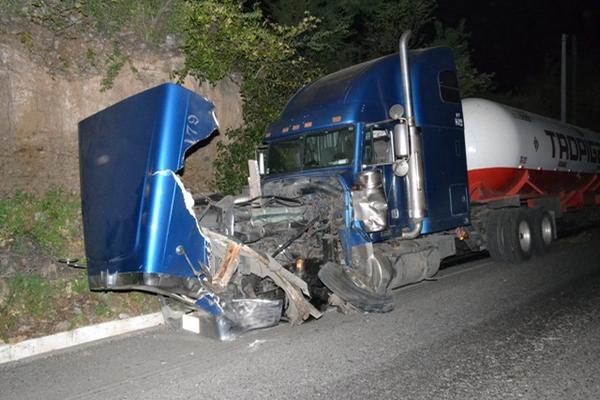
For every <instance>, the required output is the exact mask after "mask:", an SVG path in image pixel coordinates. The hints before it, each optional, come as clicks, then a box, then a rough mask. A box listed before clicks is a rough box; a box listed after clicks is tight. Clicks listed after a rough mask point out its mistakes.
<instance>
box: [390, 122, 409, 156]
mask: <svg viewBox="0 0 600 400" xmlns="http://www.w3.org/2000/svg"><path fill="white" fill-rule="evenodd" d="M393 136H394V156H395V157H396V158H407V157H408V155H409V153H410V149H409V144H408V128H407V126H406V122H405V121H398V123H397V124H396V125H394V133H393Z"/></svg>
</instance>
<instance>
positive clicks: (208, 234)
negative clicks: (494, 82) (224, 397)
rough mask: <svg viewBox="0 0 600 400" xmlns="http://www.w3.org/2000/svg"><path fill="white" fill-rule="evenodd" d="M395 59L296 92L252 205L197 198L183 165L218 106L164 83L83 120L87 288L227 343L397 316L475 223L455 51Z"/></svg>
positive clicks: (246, 200)
mask: <svg viewBox="0 0 600 400" xmlns="http://www.w3.org/2000/svg"><path fill="white" fill-rule="evenodd" d="M409 36H410V33H405V34H404V35H403V36H402V38H401V41H400V43H401V45H400V53H399V55H398V54H393V55H389V56H386V57H382V58H379V59H376V60H372V61H369V62H366V63H363V64H360V65H356V66H353V67H350V68H348V69H345V70H342V71H339V72H336V73H334V74H331V75H328V76H325V77H323V78H321V79H319V80H317V81H315V82H313V83H312V84H310V85H308V86H306V87H305V88H303V89H301V90H300V91H299V92H298V93H297V94H296V95H295V96H294V97H293V98H292V99H291V100H290V101H289V103H288V104H287V106H286V108H285V109H284V111H283V113H282V114H281V118H280V119H279V120H278V121H276V122H274V123H273V124H272V125H271V126H270V128H269V130H268V131H267V132H266V133H265V136H264V141H263V145H261V147H259V149H258V150H257V161H256V162H254V163H252V162H251V163H249V165H250V167H251V168H250V170H251V173H250V176H251V177H250V179H249V181H250V188H249V193H248V194H246V195H240V196H225V197H222V196H220V197H216V196H196V197H194V196H192V194H190V193H189V192H187V191H186V190H185V188H184V185H183V182H182V180H181V177H180V174H181V172H182V169H183V163H184V157H185V154H186V152H187V151H188V150H190V148H192V147H194V146H195V145H196V144H198V143H201V142H202V141H203V140H206V139H207V138H209V137H210V136H211V134H212V133H213V132H215V131H216V130H217V128H218V125H217V120H216V118H215V115H214V111H213V105H212V104H211V103H210V102H209V101H208V100H206V99H204V98H202V97H200V96H198V95H196V94H194V93H193V92H191V91H189V90H187V89H184V88H182V87H180V86H177V85H173V84H165V85H161V86H158V87H156V88H154V89H150V90H148V91H145V92H143V93H140V94H138V95H136V96H133V97H130V98H128V99H126V100H124V101H122V102H120V103H118V104H116V105H114V106H112V107H109V108H107V109H105V110H103V111H101V112H99V113H97V114H95V115H93V116H91V117H89V118H87V119H86V120H84V121H82V122H81V123H80V127H79V130H80V134H79V138H80V165H81V167H80V174H81V195H82V207H83V222H84V236H85V246H86V255H87V260H88V274H89V282H90V287H91V288H92V289H95V290H130V289H137V290H144V291H149V292H153V293H158V294H161V295H165V296H168V297H170V298H174V299H176V300H179V301H181V302H183V303H184V304H186V305H187V306H188V307H190V308H192V309H198V310H202V311H204V312H205V313H206V314H207V319H206V320H207V321H210V327H211V328H210V329H216V330H214V331H213V332H215V333H216V335H217V336H218V337H219V338H221V339H230V338H232V337H234V336H235V335H236V334H237V333H239V332H243V331H245V330H248V329H254V328H260V327H265V326H271V325H274V324H276V323H278V321H279V320H280V318H281V317H282V316H283V317H284V318H285V319H287V320H288V321H290V322H291V323H292V324H297V323H301V322H302V321H304V320H306V319H307V318H309V317H310V316H312V317H314V318H318V317H320V315H321V311H322V307H323V306H324V305H325V304H327V303H328V302H329V303H334V304H340V303H344V302H347V303H350V304H352V305H353V306H355V307H358V308H360V309H363V310H366V311H379V312H383V311H388V310H390V309H391V308H392V307H393V301H392V297H391V296H390V290H391V289H393V288H396V287H400V286H403V285H406V284H409V283H413V282H418V281H420V280H423V279H425V278H428V277H431V276H433V275H434V274H435V273H436V272H437V270H438V268H439V264H440V260H441V259H443V258H445V257H447V256H450V255H452V254H454V253H455V244H454V240H455V234H454V230H455V229H456V228H458V227H461V226H464V225H467V224H469V215H470V214H469V196H468V191H467V168H466V155H465V143H464V131H463V117H462V109H461V103H460V96H459V92H458V85H457V81H456V73H455V66H454V61H453V57H452V54H451V53H450V51H449V50H448V49H444V48H434V49H425V50H418V51H409V50H408V48H407V42H408V39H409Z"/></svg>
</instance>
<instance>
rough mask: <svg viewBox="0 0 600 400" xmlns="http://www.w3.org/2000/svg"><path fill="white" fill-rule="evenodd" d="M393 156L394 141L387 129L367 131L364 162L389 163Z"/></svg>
mask: <svg viewBox="0 0 600 400" xmlns="http://www.w3.org/2000/svg"><path fill="white" fill-rule="evenodd" d="M392 161H393V158H392V141H391V135H390V132H389V131H387V130H370V131H368V132H366V133H365V146H364V156H363V162H364V164H389V163H391V162H392Z"/></svg>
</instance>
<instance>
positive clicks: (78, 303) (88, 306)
mask: <svg viewBox="0 0 600 400" xmlns="http://www.w3.org/2000/svg"><path fill="white" fill-rule="evenodd" d="M8 288H9V293H8V296H7V297H6V298H5V299H4V301H3V302H2V303H0V339H1V340H3V341H7V342H10V341H14V340H23V339H25V338H27V337H33V336H41V335H44V334H49V333H53V332H56V331H64V330H68V329H73V328H76V327H79V326H83V325H88V324H90V323H98V322H102V321H106V320H110V319H112V318H115V317H117V316H118V315H119V314H121V313H126V314H128V315H136V314H142V313H147V312H151V311H156V310H157V308H158V303H157V301H156V299H155V298H154V297H152V296H148V295H144V294H141V293H117V292H112V293H104V294H98V293H92V292H90V291H89V290H88V286H87V276H86V274H85V272H84V271H76V274H75V276H73V277H65V278H61V279H58V280H55V281H50V280H48V279H46V278H44V277H42V276H40V275H37V274H33V275H25V274H17V275H15V276H13V277H11V278H9V279H8Z"/></svg>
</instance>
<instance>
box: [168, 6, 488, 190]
mask: <svg viewBox="0 0 600 400" xmlns="http://www.w3.org/2000/svg"><path fill="white" fill-rule="evenodd" d="M186 4H187V6H186V7H185V8H184V10H183V11H184V13H185V15H186V16H187V18H188V19H187V22H186V24H185V29H184V35H183V37H184V44H183V46H182V48H181V49H182V51H183V53H184V55H185V66H184V68H182V69H181V70H180V71H178V72H177V75H178V77H179V78H180V79H181V80H183V78H185V77H186V76H187V75H192V76H194V77H195V78H197V79H198V80H200V81H209V82H212V83H215V82H216V81H218V80H219V79H223V78H224V77H226V76H239V77H240V78H241V91H242V99H243V102H244V103H243V117H244V127H243V128H241V129H236V130H233V131H229V132H226V139H227V140H226V141H225V142H224V143H220V144H219V145H218V156H217V159H216V161H215V171H216V184H217V187H218V188H219V189H220V190H221V191H223V192H225V193H233V192H236V191H238V190H239V189H240V187H241V186H243V185H244V184H245V183H246V179H245V176H246V174H247V167H246V160H247V159H248V158H250V157H252V154H253V150H254V147H255V146H256V144H258V143H259V142H260V140H261V138H262V135H263V134H264V132H265V130H266V127H267V126H268V124H269V123H270V122H272V121H274V120H275V119H277V117H278V115H279V113H280V112H281V110H282V109H283V107H284V105H285V103H286V101H287V99H288V98H289V97H290V96H291V95H292V94H293V93H294V92H295V91H296V90H298V89H299V88H300V87H302V86H303V85H304V84H306V83H307V82H308V81H310V80H311V79H314V78H315V77H316V76H318V75H321V74H323V73H325V72H331V71H333V70H337V69H339V68H342V67H346V66H349V65H352V64H356V63H358V62H362V61H366V60H368V59H370V58H373V57H378V56H380V55H382V54H387V53H391V52H394V51H397V46H398V38H399V34H400V33H401V32H402V31H404V30H406V29H412V30H413V31H414V32H415V37H416V42H417V44H418V45H429V44H434V45H448V46H450V47H452V48H454V49H455V51H456V53H457V56H458V57H457V66H458V72H459V79H460V80H461V81H462V84H463V86H464V88H465V91H464V92H465V94H467V95H471V94H473V93H476V92H479V91H483V90H487V89H488V88H489V87H490V85H491V76H489V75H485V74H480V73H479V72H478V71H477V70H476V69H475V68H474V67H473V65H472V63H471V61H470V55H469V51H468V47H467V45H466V44H465V43H466V41H467V39H468V34H467V33H466V32H465V31H464V24H460V25H459V26H458V27H456V28H444V27H443V26H442V25H441V24H440V23H439V22H437V21H436V20H435V18H434V16H433V12H434V11H435V7H436V3H435V1H434V0H423V1H419V2H414V1H408V0H403V1H391V0H372V1H369V2H365V1H359V0H354V1H341V0H337V1H329V2H326V3H324V2H322V1H319V0H276V1H264V2H263V3H258V5H256V6H254V7H252V8H248V7H246V6H244V4H245V3H244V2H242V1H239V0H225V1H216V0H204V1H201V2H189V3H186Z"/></svg>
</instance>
